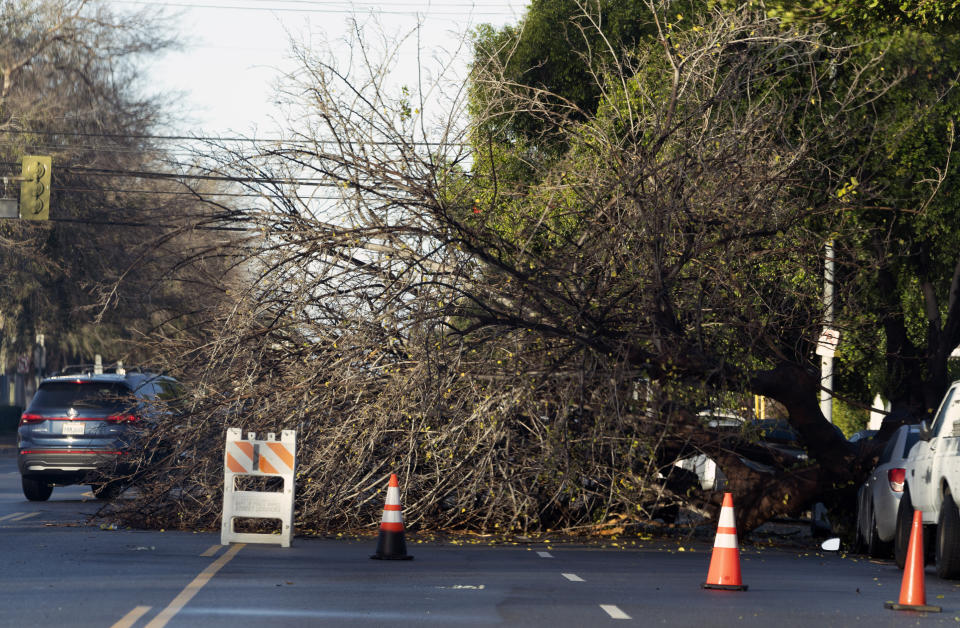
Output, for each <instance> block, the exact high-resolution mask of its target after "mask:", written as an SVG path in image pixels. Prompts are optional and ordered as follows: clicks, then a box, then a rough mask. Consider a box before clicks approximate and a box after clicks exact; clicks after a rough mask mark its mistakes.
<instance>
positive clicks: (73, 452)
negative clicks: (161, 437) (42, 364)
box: [17, 369, 180, 501]
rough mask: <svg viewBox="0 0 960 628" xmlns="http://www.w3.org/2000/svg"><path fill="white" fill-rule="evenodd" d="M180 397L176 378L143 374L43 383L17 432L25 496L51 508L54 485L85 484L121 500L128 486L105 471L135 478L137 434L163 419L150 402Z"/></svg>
mask: <svg viewBox="0 0 960 628" xmlns="http://www.w3.org/2000/svg"><path fill="white" fill-rule="evenodd" d="M74 370H75V369H74ZM179 394H180V386H179V384H178V383H177V382H176V380H174V379H173V378H171V377H167V376H164V375H160V374H157V373H152V372H144V371H140V370H129V371H124V370H123V369H117V372H114V373H94V372H93V370H92V369H91V370H89V371H82V372H73V370H72V371H71V372H70V374H67V375H58V376H54V377H49V378H47V379H44V380H43V381H42V382H40V385H39V386H38V388H37V392H36V394H35V395H34V397H33V400H32V401H31V402H30V404H29V405H28V406H27V409H26V410H25V411H24V412H23V415H22V416H21V418H20V425H19V427H18V429H17V448H18V455H17V467H18V469H19V471H20V476H21V484H22V487H23V494H24V496H25V497H26V498H27V499H29V500H31V501H45V500H47V499H49V498H50V495H51V493H52V492H53V487H54V485H61V486H63V485H69V484H82V483H89V484H90V485H91V488H92V489H93V492H94V494H95V495H96V496H97V497H110V496H113V495H115V494H116V493H117V492H119V490H120V489H121V488H122V483H121V482H120V481H119V480H116V481H110V480H109V479H105V478H104V476H103V475H102V474H101V473H100V471H101V470H103V469H106V468H114V469H115V470H117V471H119V472H120V474H121V475H122V474H123V473H124V472H126V471H128V469H127V468H126V467H125V465H124V463H125V461H126V460H129V458H130V455H131V453H133V451H134V450H133V448H134V447H135V443H136V441H137V439H136V437H137V432H138V429H137V428H139V427H144V426H146V425H147V424H149V423H150V422H152V421H156V420H159V419H160V418H162V417H159V416H157V415H156V413H155V412H153V411H152V410H151V402H152V401H155V400H157V399H171V398H174V397H177V396H179Z"/></svg>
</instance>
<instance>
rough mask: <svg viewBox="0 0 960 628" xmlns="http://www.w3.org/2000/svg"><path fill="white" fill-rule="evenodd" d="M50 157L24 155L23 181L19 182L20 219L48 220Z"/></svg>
mask: <svg viewBox="0 0 960 628" xmlns="http://www.w3.org/2000/svg"><path fill="white" fill-rule="evenodd" d="M51 162H52V160H51V158H50V157H39V156H36V155H24V157H23V161H22V167H23V180H22V181H21V182H20V218H22V219H24V220H48V219H49V218H50V167H51Z"/></svg>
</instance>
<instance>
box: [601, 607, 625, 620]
mask: <svg viewBox="0 0 960 628" xmlns="http://www.w3.org/2000/svg"><path fill="white" fill-rule="evenodd" d="M600 608H602V609H603V610H604V612H606V614H607V615H609V616H610V619H630V616H629V615H627V614H626V613H624V612H623V611H622V610H620V608H619V607H618V606H616V605H615V604H601V605H600Z"/></svg>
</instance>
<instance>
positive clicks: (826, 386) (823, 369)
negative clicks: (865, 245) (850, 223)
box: [820, 240, 834, 423]
mask: <svg viewBox="0 0 960 628" xmlns="http://www.w3.org/2000/svg"><path fill="white" fill-rule="evenodd" d="M833 263H834V259H833V240H830V241H828V242H827V247H826V254H825V256H824V265H823V309H824V312H823V319H824V320H823V323H824V326H825V327H833ZM820 383H821V385H822V387H823V388H822V389H821V390H820V411H821V412H823V416H825V417H826V418H827V421H829V422H830V423H833V356H832V355H822V356H820Z"/></svg>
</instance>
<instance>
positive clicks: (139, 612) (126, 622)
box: [110, 606, 151, 628]
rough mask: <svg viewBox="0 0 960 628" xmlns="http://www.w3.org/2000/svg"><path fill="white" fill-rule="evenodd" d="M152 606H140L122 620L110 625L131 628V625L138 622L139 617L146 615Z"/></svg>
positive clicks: (116, 627) (112, 627)
mask: <svg viewBox="0 0 960 628" xmlns="http://www.w3.org/2000/svg"><path fill="white" fill-rule="evenodd" d="M150 608H151V607H149V606H138V607H136V608H134V609H133V610H132V611H130V612H129V613H127V614H126V615H124V616H123V618H122V619H121V620H120V621H118V622H117V623H115V624H114V625H112V626H110V628H131V626H133V625H134V624H135V623H137V620H138V619H140V618H141V617H143V616H144V615H146V613H147V611H149V610H150Z"/></svg>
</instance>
